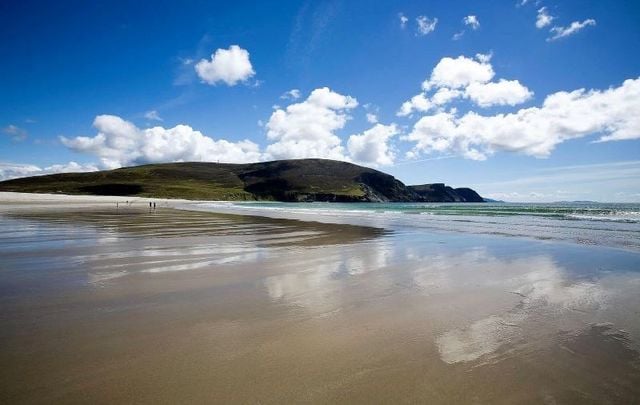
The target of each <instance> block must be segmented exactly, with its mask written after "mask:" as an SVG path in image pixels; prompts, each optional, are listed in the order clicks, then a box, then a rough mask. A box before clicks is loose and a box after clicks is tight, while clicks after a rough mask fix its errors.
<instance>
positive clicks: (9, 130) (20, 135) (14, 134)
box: [2, 124, 29, 142]
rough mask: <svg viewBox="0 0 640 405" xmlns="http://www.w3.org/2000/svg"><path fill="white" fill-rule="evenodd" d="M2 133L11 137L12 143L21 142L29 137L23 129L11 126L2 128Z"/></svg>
mask: <svg viewBox="0 0 640 405" xmlns="http://www.w3.org/2000/svg"><path fill="white" fill-rule="evenodd" d="M2 132H4V133H5V134H7V135H9V136H10V137H11V140H12V141H14V142H22V141H24V140H25V139H27V137H28V136H29V134H28V133H27V131H26V130H25V129H22V128H20V127H17V126H15V125H13V124H11V125H7V126H6V127H4V128H2Z"/></svg>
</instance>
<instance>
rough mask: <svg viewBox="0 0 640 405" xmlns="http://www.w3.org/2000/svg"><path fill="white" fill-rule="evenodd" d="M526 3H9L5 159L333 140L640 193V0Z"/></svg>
mask: <svg viewBox="0 0 640 405" xmlns="http://www.w3.org/2000/svg"><path fill="white" fill-rule="evenodd" d="M524 3H525V4H522V0H513V1H492V2H478V1H449V2H429V1H404V2H403V1H378V2H373V1H325V2H320V1H314V2H312V1H282V2H277V3H273V2H233V4H231V3H229V2H206V1H202V2H196V1H186V2H181V3H180V4H178V3H176V2H84V1H61V2H31V1H20V2H3V3H2V5H0V38H1V41H0V52H1V54H2V63H0V107H1V108H0V128H2V133H1V134H0V176H3V177H4V178H8V177H14V176H20V175H33V174H41V173H48V172H55V171H65V170H91V169H103V168H111V167H118V166H122V165H132V164H140V163H147V162H163V161H176V160H209V161H238V162H241V161H242V162H244V161H253V160H264V159H275V158H295V157H327V158H338V159H346V160H351V161H354V162H357V163H361V164H365V165H369V166H376V167H377V168H379V169H380V170H383V171H385V172H388V173H391V174H393V175H395V176H396V177H398V178H399V179H400V180H402V181H404V182H405V183H408V184H415V183H425V182H446V183H448V184H451V185H454V186H471V187H474V188H476V189H477V190H478V191H479V192H480V193H481V194H483V195H485V196H490V197H496V198H501V199H507V200H512V201H557V200H573V199H580V200H588V199H590V200H602V201H640V153H639V152H640V122H639V121H638V118H637V117H638V116H640V95H639V90H638V89H639V88H640V78H639V76H640V56H639V54H638V52H637V48H638V45H639V44H640V27H639V25H638V24H637V22H638V21H639V20H640V4H639V3H636V2H630V1H629V2H622V1H620V2H607V3H605V2H601V1H592V2H587V1H561V0H540V1H536V0H529V1H525V2H524ZM625 81H626V82H625ZM623 83H624V84H623ZM579 89H585V91H584V92H575V93H572V92H574V91H576V90H579ZM292 90H294V91H292ZM287 92H289V93H287ZM412 100H413V101H412ZM403 104H404V105H405V107H403ZM403 109H404V110H403ZM150 128H153V129H150Z"/></svg>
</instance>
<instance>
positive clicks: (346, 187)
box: [0, 159, 484, 202]
mask: <svg viewBox="0 0 640 405" xmlns="http://www.w3.org/2000/svg"><path fill="white" fill-rule="evenodd" d="M0 191H14V192H32V193H62V194H88V195H120V196H142V197H154V198H185V199H197V200H231V201H238V200H240V201H242V200H271V201H273V200H276V201H286V202H305V201H334V202H483V201H484V200H483V199H482V197H480V196H479V195H478V194H477V193H476V192H475V191H473V190H471V189H469V188H456V189H454V188H451V187H449V186H446V185H444V184H443V183H435V184H423V185H417V186H406V185H405V184H404V183H402V182H401V181H399V180H398V179H396V178H395V177H393V176H392V175H390V174H387V173H383V172H381V171H378V170H375V169H371V168H368V167H364V166H358V165H355V164H353V163H348V162H342V161H335V160H328V159H290V160H276V161H270V162H258V163H209V162H183V163H160V164H147V165H141V166H133V167H124V168H119V169H114V170H103V171H98V172H86V173H59V174H49V175H41V176H32V177H23V178H18V179H12V180H6V181H2V182H0Z"/></svg>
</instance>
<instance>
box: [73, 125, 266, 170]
mask: <svg viewBox="0 0 640 405" xmlns="http://www.w3.org/2000/svg"><path fill="white" fill-rule="evenodd" d="M93 126H94V127H95V128H96V129H97V130H98V134H97V135H96V136H94V137H85V136H79V137H75V138H72V139H69V138H65V137H60V140H61V142H62V143H63V144H64V145H65V146H67V147H68V148H70V149H72V150H74V151H77V152H84V153H90V154H93V155H95V156H97V157H98V158H100V161H101V163H102V165H103V166H104V167H106V168H117V167H121V166H127V165H132V164H143V163H155V162H177V161H202V162H215V161H221V162H255V161H257V160H260V159H261V157H262V155H261V154H260V151H259V147H258V145H256V144H255V143H253V142H251V141H248V140H245V141H240V142H229V141H226V140H217V141H216V140H213V139H212V138H210V137H207V136H205V135H203V134H202V133H200V132H199V131H195V130H193V129H192V128H191V127H190V126H188V125H177V126H175V127H173V128H163V127H160V126H158V127H153V128H146V129H140V128H137V127H136V126H135V125H133V124H132V123H131V122H128V121H125V120H123V119H122V118H120V117H117V116H113V115H99V116H97V117H96V119H95V121H94V123H93Z"/></svg>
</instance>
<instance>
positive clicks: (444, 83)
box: [422, 55, 495, 90]
mask: <svg viewBox="0 0 640 405" xmlns="http://www.w3.org/2000/svg"><path fill="white" fill-rule="evenodd" d="M483 56H484V55H483ZM477 59H478V60H473V59H471V58H467V57H465V56H458V57H457V58H455V59H454V58H450V57H445V58H442V59H440V62H438V64H437V65H436V67H435V68H433V71H432V72H431V77H430V78H429V79H428V80H426V81H425V82H424V83H422V88H423V90H430V89H431V88H433V87H449V88H452V89H458V88H461V87H466V86H468V85H469V84H470V83H473V82H480V83H486V82H488V81H489V80H491V79H492V78H493V76H494V75H495V72H494V71H493V68H492V67H491V65H490V64H489V61H488V60H485V61H482V60H480V58H477Z"/></svg>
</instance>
